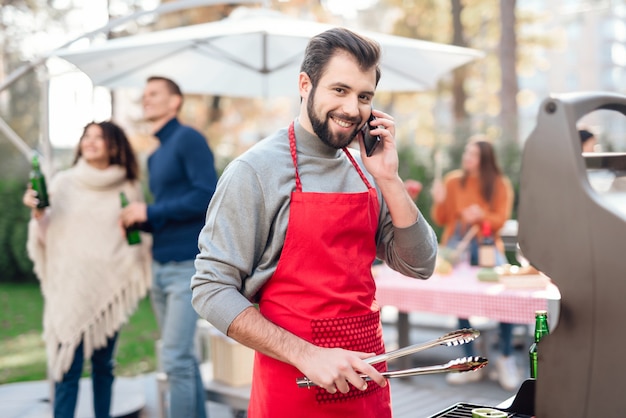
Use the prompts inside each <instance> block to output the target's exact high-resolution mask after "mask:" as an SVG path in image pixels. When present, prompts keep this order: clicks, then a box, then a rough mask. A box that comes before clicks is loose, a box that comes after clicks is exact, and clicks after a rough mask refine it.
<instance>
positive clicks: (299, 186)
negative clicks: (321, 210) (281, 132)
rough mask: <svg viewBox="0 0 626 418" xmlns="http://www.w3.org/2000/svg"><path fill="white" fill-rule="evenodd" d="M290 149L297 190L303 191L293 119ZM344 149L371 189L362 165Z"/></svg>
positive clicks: (290, 126) (290, 130)
mask: <svg viewBox="0 0 626 418" xmlns="http://www.w3.org/2000/svg"><path fill="white" fill-rule="evenodd" d="M289 150H290V151H291V160H292V161H293V166H294V168H295V171H296V191H297V192H301V191H302V181H301V180H300V173H299V172H298V157H297V153H296V131H295V128H294V122H293V121H291V124H289ZM342 150H343V152H344V154H346V156H347V157H348V159H349V160H350V162H351V163H352V165H353V166H354V168H356V171H357V172H358V173H359V176H361V180H363V183H365V185H366V186H367V188H368V190H369V189H371V188H372V185H371V184H370V182H369V181H368V180H367V177H365V174H363V171H362V170H361V167H359V165H358V164H357V162H356V160H355V159H354V157H353V156H352V154H351V153H350V151H348V150H347V149H346V148H345V147H344V148H342Z"/></svg>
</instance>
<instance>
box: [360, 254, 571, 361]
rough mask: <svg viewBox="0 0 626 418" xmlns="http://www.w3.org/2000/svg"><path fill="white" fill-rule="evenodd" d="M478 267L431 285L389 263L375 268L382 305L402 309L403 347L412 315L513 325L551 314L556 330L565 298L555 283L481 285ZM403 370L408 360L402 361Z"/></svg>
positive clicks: (438, 278) (432, 280)
mask: <svg viewBox="0 0 626 418" xmlns="http://www.w3.org/2000/svg"><path fill="white" fill-rule="evenodd" d="M478 270H479V268H478V267H473V266H470V265H468V264H461V265H459V266H457V267H455V268H454V269H453V271H452V272H451V273H450V274H445V275H444V274H437V273H435V274H433V275H432V276H431V277H430V278H429V279H427V280H421V279H416V278H411V277H407V276H404V275H403V274H401V273H398V272H397V271H395V270H392V269H391V268H390V267H388V266H387V265H385V264H380V265H375V266H373V267H372V274H373V276H374V281H375V282H376V300H377V303H378V305H379V306H380V307H383V306H393V307H395V308H397V309H398V323H397V326H398V345H399V346H400V347H405V346H407V345H409V318H408V314H409V313H410V312H429V313H434V314H442V315H453V316H456V317H459V318H469V317H472V316H480V317H486V318H489V319H492V320H496V321H499V322H508V323H512V324H534V321H535V311H538V310H548V315H549V316H548V317H549V318H550V319H551V323H550V327H551V328H554V326H556V322H557V320H558V315H559V302H560V299H561V295H560V293H559V290H558V288H557V287H556V286H555V285H554V284H553V283H552V282H551V281H550V282H548V283H547V285H545V286H542V287H539V288H526V287H521V286H520V287H517V286H516V287H509V286H506V285H505V284H503V283H500V282H484V281H480V280H478V277H477V274H478ZM519 279H520V280H524V278H523V276H520V277H519ZM402 360H404V363H403V364H402V366H403V368H406V367H408V361H409V359H408V358H405V359H402Z"/></svg>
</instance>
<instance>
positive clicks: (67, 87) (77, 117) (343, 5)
mask: <svg viewBox="0 0 626 418" xmlns="http://www.w3.org/2000/svg"><path fill="white" fill-rule="evenodd" d="M60 1H63V0H60ZM377 1H378V0H325V1H324V2H323V5H324V7H326V8H327V9H328V10H329V11H330V12H331V13H333V14H336V15H341V16H343V17H344V18H346V19H352V18H354V17H355V16H356V11H357V9H361V10H362V9H366V8H368V7H371V6H372V5H374V4H375V3H376V2H377ZM65 2H66V3H67V4H73V5H74V7H75V10H74V12H72V13H71V14H70V15H69V16H68V21H67V28H68V29H69V31H70V32H71V33H72V35H71V37H70V38H69V39H74V38H76V37H78V36H79V35H80V34H83V33H87V32H91V31H93V30H95V29H97V28H101V27H103V26H104V25H106V23H107V9H106V6H107V0H65ZM144 3H145V7H146V8H153V7H156V5H157V4H158V0H144ZM112 4H113V6H114V7H115V10H114V13H116V14H117V15H122V16H123V15H126V14H127V13H128V10H125V9H124V8H123V4H121V3H119V2H117V3H116V2H112ZM67 40H68V37H67V35H65V36H62V34H56V36H51V34H50V33H46V34H44V35H43V36H42V37H37V39H36V41H34V42H36V44H37V46H38V47H39V48H41V47H42V45H45V46H47V49H48V50H51V49H53V48H55V47H58V46H60V45H62V44H63V43H65V42H67ZM48 69H49V71H50V74H51V78H50V84H49V88H50V90H49V92H50V93H49V106H48V108H49V126H50V130H49V132H50V141H51V143H52V145H53V146H54V147H63V148H73V147H75V146H76V144H77V143H78V140H79V138H80V135H81V134H82V130H83V127H84V126H85V125H86V124H87V123H88V122H90V121H92V120H96V121H101V120H106V119H109V118H110V117H111V99H110V95H109V92H108V89H106V88H102V87H94V86H93V85H92V83H91V81H90V79H89V77H87V76H86V75H84V74H83V73H81V72H79V71H76V70H75V69H74V68H73V67H72V66H71V65H68V64H67V63H66V62H65V61H63V60H60V59H55V58H53V59H50V60H48Z"/></svg>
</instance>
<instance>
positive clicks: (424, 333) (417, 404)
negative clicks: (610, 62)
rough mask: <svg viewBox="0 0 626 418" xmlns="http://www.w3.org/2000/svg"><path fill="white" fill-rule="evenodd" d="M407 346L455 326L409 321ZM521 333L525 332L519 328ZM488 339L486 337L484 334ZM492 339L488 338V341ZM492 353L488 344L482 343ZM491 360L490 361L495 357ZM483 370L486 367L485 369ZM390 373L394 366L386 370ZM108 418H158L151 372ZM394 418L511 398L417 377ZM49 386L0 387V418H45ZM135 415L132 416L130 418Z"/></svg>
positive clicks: (477, 386)
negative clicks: (460, 404) (410, 326)
mask: <svg viewBox="0 0 626 418" xmlns="http://www.w3.org/2000/svg"><path fill="white" fill-rule="evenodd" d="M411 320H412V323H413V326H412V330H411V343H417V342H425V341H430V340H431V339H435V338H437V337H439V336H441V335H443V334H445V333H446V332H448V331H450V330H451V329H452V328H449V326H450V325H453V324H454V321H451V319H450V318H430V317H428V316H424V315H416V316H415V317H414V316H412V317H411ZM522 331H524V330H523V329H522ZM485 335H487V334H485ZM395 337H396V335H395V328H394V327H393V326H392V325H386V326H385V340H386V341H387V342H388V349H392V348H394V347H393V345H394V341H395ZM489 338H493V336H491V337H489ZM516 341H517V342H518V345H519V348H518V349H517V350H516V361H517V363H518V365H519V366H520V368H521V370H522V372H523V373H525V375H527V374H528V372H527V369H528V357H527V354H526V352H527V351H526V350H527V344H528V343H529V342H530V340H529V339H528V336H527V335H526V333H525V331H524V332H523V333H522V334H521V335H518V337H517V339H516ZM485 346H486V349H487V350H489V353H488V354H487V357H488V358H490V357H491V354H493V355H494V356H495V355H496V354H495V353H493V347H491V344H485ZM463 356H464V354H463V351H462V349H461V348H460V347H437V348H433V349H430V350H428V351H424V352H422V353H418V354H416V355H414V357H413V359H412V360H413V365H412V366H413V367H417V366H426V365H434V364H444V363H447V362H448V361H449V360H452V359H455V358H457V357H463ZM494 359H495V357H494ZM487 367H491V365H490V366H487ZM390 369H393V364H391V365H390ZM115 385H116V386H115V393H114V397H115V399H114V405H113V409H114V410H113V415H114V416H115V417H125V416H129V417H130V416H135V417H140V418H159V411H158V402H157V387H156V379H155V375H154V374H153V373H151V374H146V375H141V376H137V377H134V378H118V379H117V380H116V384H115ZM90 391H91V382H90V380H89V379H83V380H82V381H81V390H80V400H79V406H78V411H77V416H76V417H77V418H91V417H92V416H93V414H92V412H91V394H90ZM391 391H392V402H393V410H394V418H427V417H430V416H432V415H434V414H436V413H438V412H440V411H442V410H444V409H445V408H447V407H449V406H451V405H453V404H455V403H457V402H470V403H475V404H480V405H487V406H496V405H498V404H500V403H502V402H504V401H506V400H507V399H508V398H510V397H511V396H513V395H514V393H512V392H507V391H505V390H503V389H502V388H501V387H500V386H499V385H498V383H497V382H495V381H491V380H488V379H486V380H483V381H481V382H477V383H473V384H469V385H463V386H455V387H453V386H449V385H448V384H446V382H445V375H444V374H435V375H424V376H416V377H412V378H409V379H403V380H398V379H394V380H392V381H391ZM48 393H49V385H48V383H47V382H45V381H43V382H28V383H16V384H9V385H3V386H0V417H2V418H48V417H51V414H50V404H49V402H48ZM207 410H208V411H209V416H210V418H232V417H233V414H232V412H231V411H230V410H229V409H228V408H226V407H224V406H222V405H219V404H216V403H212V402H207ZM131 412H134V413H133V414H132V415H129V414H130V413H131Z"/></svg>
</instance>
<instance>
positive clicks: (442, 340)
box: [296, 328, 480, 387]
mask: <svg viewBox="0 0 626 418" xmlns="http://www.w3.org/2000/svg"><path fill="white" fill-rule="evenodd" d="M479 335H480V331H478V330H475V329H471V328H463V329H459V330H456V331H452V332H449V333H447V334H446V335H443V336H441V337H439V338H437V339H436V340H432V341H428V342H426V343H421V344H414V345H410V346H408V347H404V348H400V349H398V350H394V351H390V352H388V353H383V354H380V355H377V356H374V357H370V358H367V359H365V362H366V363H368V364H376V363H380V362H383V361H389V360H393V359H395V358H398V357H403V356H408V355H409V354H414V353H417V352H419V351H423V350H427V349H429V348H432V347H436V346H438V345H445V346H452V345H461V344H465V343H468V342H470V341H474V340H475V339H476V338H478V336H479ZM467 358H470V357H467ZM448 364H450V363H448ZM432 367H435V368H437V367H441V366H432ZM411 370H416V369H408V370H404V371H396V372H385V373H396V374H398V373H402V372H409V371H411ZM429 373H434V372H429ZM418 374H421V373H418ZM383 375H385V374H384V373H383ZM409 376H412V375H409ZM362 377H363V376H362ZM389 377H396V376H395V375H393V376H392V375H389ZM296 383H298V386H300V387H310V386H312V385H313V386H314V385H315V384H314V383H313V382H311V381H310V380H309V378H308V377H306V376H303V377H299V378H298V379H296Z"/></svg>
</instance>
